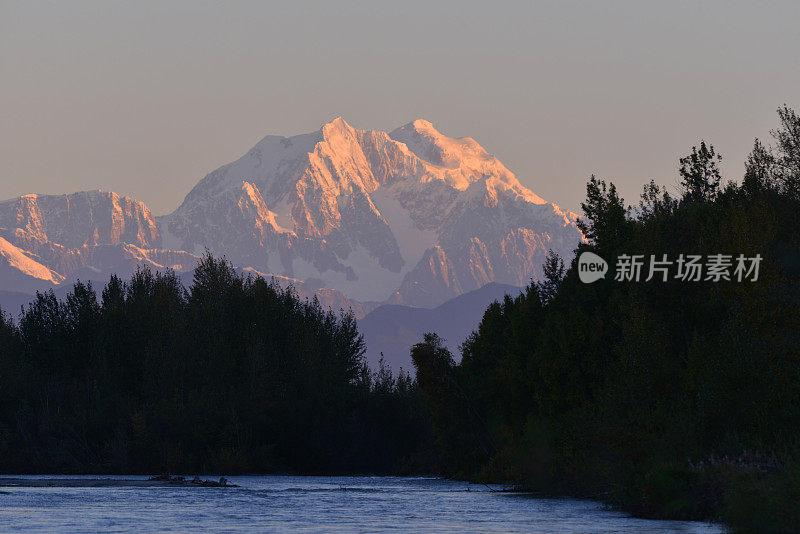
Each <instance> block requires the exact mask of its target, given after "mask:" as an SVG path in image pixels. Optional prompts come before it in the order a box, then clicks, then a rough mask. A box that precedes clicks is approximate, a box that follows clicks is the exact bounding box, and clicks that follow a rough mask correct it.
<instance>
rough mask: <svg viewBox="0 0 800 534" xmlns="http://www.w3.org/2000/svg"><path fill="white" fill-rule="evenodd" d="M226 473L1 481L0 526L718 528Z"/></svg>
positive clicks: (414, 487) (435, 482) (351, 483)
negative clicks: (141, 483) (84, 483)
mask: <svg viewBox="0 0 800 534" xmlns="http://www.w3.org/2000/svg"><path fill="white" fill-rule="evenodd" d="M25 478H31V479H34V478H35V479H43V478H50V477H41V476H37V477H25ZM52 478H53V480H55V479H56V477H52ZM57 478H62V479H63V478H65V477H57ZM69 478H72V479H77V478H80V479H98V478H103V479H119V480H121V479H125V480H131V479H140V480H141V479H144V478H145V477H131V476H126V477H69ZM6 480H8V479H6ZM229 480H230V482H232V483H234V484H238V485H239V486H240V487H238V488H202V487H182V486H179V487H119V486H115V485H114V483H111V484H110V485H108V486H105V487H74V486H73V487H65V486H64V485H60V484H59V483H57V482H55V483H54V486H52V487H18V486H11V485H9V484H10V482H6V483H4V482H3V478H0V531H3V532H5V531H13V530H21V531H26V532H54V531H58V532H78V531H79V532H86V531H103V532H134V531H136V532H142V531H161V532H186V531H198V530H206V531H214V532H220V531H223V532H253V531H259V532H286V531H295V532H384V531H395V532H454V531H458V532H542V533H550V532H552V533H556V532H557V533H576V532H592V533H596V532H698V533H700V532H702V533H710V532H722V531H723V530H722V528H721V527H720V526H719V525H711V524H707V523H693V522H680V521H652V520H645V519H636V518H632V517H630V516H628V515H626V514H623V513H620V512H616V511H612V510H609V509H608V508H606V507H605V506H603V505H602V504H600V503H597V502H594V501H587V500H578V499H566V498H565V499H545V498H539V497H532V496H530V495H524V494H510V493H499V492H493V491H491V490H490V488H488V487H486V486H481V485H474V484H468V483H464V482H454V481H450V480H442V479H437V478H424V477H299V476H242V477H230V478H229ZM48 483H49V482H48Z"/></svg>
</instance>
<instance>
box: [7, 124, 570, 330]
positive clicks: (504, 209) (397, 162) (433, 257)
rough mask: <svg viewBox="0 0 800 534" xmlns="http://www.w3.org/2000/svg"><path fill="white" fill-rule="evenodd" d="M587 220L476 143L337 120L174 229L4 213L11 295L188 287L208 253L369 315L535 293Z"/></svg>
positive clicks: (140, 218) (225, 188)
mask: <svg viewBox="0 0 800 534" xmlns="http://www.w3.org/2000/svg"><path fill="white" fill-rule="evenodd" d="M576 220H577V216H576V215H575V214H574V213H571V212H569V211H565V210H562V209H561V208H559V207H558V206H557V205H555V204H553V203H551V202H546V201H545V200H543V199H541V198H540V197H538V196H537V195H536V194H534V193H533V192H532V191H530V190H529V189H527V188H525V187H523V186H522V185H521V184H520V183H519V181H518V180H517V178H516V177H515V176H514V174H513V173H512V172H511V171H509V170H508V169H507V168H506V167H505V166H504V165H503V164H502V163H501V162H500V161H499V160H498V159H497V158H495V157H494V156H492V155H491V154H489V153H488V152H486V151H485V150H484V149H483V148H482V147H481V146H480V145H479V144H478V143H477V142H475V141H474V140H473V139H471V138H469V137H463V138H458V139H456V138H451V137H447V136H445V135H443V134H441V133H440V132H438V131H437V130H436V129H435V128H434V127H433V126H432V125H431V123H429V122H427V121H424V120H416V121H414V122H412V123H409V124H406V125H405V126H402V127H400V128H398V129H396V130H394V131H392V132H390V133H386V132H383V131H369V130H357V129H355V128H353V127H351V126H350V125H349V124H347V122H345V121H344V120H343V119H341V118H337V119H335V120H333V121H331V122H330V123H328V124H326V125H324V126H323V127H322V128H321V129H320V130H318V131H316V132H313V133H309V134H304V135H298V136H294V137H278V136H267V137H265V138H264V139H262V140H261V141H259V142H258V144H256V145H255V146H254V147H253V148H252V149H250V150H249V151H248V152H247V153H246V154H245V155H244V156H242V157H241V158H239V159H238V160H236V161H234V162H233V163H229V164H227V165H224V166H222V167H220V168H219V169H217V170H215V171H213V172H211V173H210V174H208V175H207V176H206V177H205V178H203V179H202V180H201V181H200V182H199V183H198V184H197V185H196V186H195V187H194V188H193V189H192V190H191V191H190V192H189V194H188V195H187V196H186V198H185V199H184V201H183V203H182V204H181V205H180V206H179V207H178V208H177V209H176V210H175V211H174V212H173V213H171V214H169V215H165V216H162V217H155V216H154V215H153V214H152V213H151V212H150V210H149V209H148V208H147V206H146V205H145V204H144V203H142V202H139V201H137V200H135V199H133V198H130V197H124V196H120V195H117V194H116V193H113V192H108V191H87V192H79V193H73V194H69V195H36V194H30V195H24V196H22V197H19V198H17V199H12V200H7V201H4V202H0V291H6V292H8V291H10V292H18V293H32V292H35V291H36V290H39V289H47V288H51V287H64V286H69V285H71V283H72V282H74V281H75V280H77V279H81V280H89V281H91V280H95V281H101V282H105V281H106V280H107V279H108V276H109V275H110V274H111V273H117V274H119V275H121V276H127V275H129V274H130V273H132V272H133V271H134V270H135V269H136V268H137V266H141V265H146V266H148V267H150V268H151V269H155V270H163V269H167V268H169V269H173V270H175V271H177V272H178V273H179V274H180V273H186V272H190V271H191V270H192V269H193V268H194V265H195V264H196V262H197V260H198V257H199V255H200V254H201V253H203V252H204V251H205V250H209V251H211V252H212V253H214V254H217V255H224V256H225V257H226V258H227V259H228V260H230V261H231V262H232V263H233V264H234V265H236V266H237V267H238V268H240V269H242V270H244V271H249V272H252V273H255V274H263V275H266V276H272V275H275V276H276V277H278V279H279V280H280V281H281V283H283V284H292V285H294V286H295V287H297V288H298V290H299V291H300V292H301V294H303V295H308V296H310V295H313V294H318V295H320V298H321V299H322V301H323V303H325V304H326V305H330V306H331V307H333V308H334V309H337V308H340V307H341V308H350V307H352V308H353V309H354V311H355V312H356V315H357V316H359V317H364V316H365V315H366V314H367V313H369V312H370V311H371V310H373V309H374V308H375V307H377V306H378V305H380V304H382V303H389V304H402V305H405V306H412V307H426V308H433V307H436V306H438V305H440V304H442V303H444V302H446V301H448V300H450V299H452V298H454V297H457V296H459V295H462V294H464V293H468V292H470V291H473V290H476V289H479V288H481V287H483V286H485V285H486V284H489V283H492V282H497V283H500V284H506V285H509V286H514V287H519V286H524V285H526V284H527V283H528V282H529V281H530V280H531V279H534V280H537V279H539V278H540V277H541V272H542V271H541V266H542V263H543V261H544V257H545V254H546V252H547V250H550V249H553V250H555V251H557V252H558V253H559V254H561V255H562V256H564V257H566V258H568V257H569V256H571V254H572V251H573V249H574V248H575V246H576V245H577V243H578V242H579V241H580V240H581V239H582V238H583V236H582V235H581V233H580V231H579V230H578V228H577V227H576V224H575V223H576ZM1 302H2V299H0V303H1Z"/></svg>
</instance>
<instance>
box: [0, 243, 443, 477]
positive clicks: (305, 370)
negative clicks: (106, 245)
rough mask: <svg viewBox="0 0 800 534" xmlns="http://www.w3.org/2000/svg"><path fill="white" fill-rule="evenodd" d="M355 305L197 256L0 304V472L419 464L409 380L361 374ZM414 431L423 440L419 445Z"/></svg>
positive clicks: (420, 430) (416, 414) (314, 469)
mask: <svg viewBox="0 0 800 534" xmlns="http://www.w3.org/2000/svg"><path fill="white" fill-rule="evenodd" d="M364 349H365V347H364V342H363V339H362V337H361V335H360V334H359V333H358V329H357V324H356V320H355V318H354V316H353V314H352V313H351V312H344V311H340V312H339V313H333V312H332V311H330V310H325V309H323V308H322V307H321V306H320V305H319V303H318V302H317V301H316V300H311V301H308V300H306V301H301V300H300V299H299V298H298V297H297V296H296V295H295V293H294V292H293V291H292V290H291V289H287V290H283V289H281V288H280V286H278V285H277V284H275V283H272V282H268V281H266V280H264V279H262V278H250V277H248V278H245V277H243V276H241V275H238V274H237V273H236V271H235V270H234V269H233V267H232V266H231V265H230V264H229V263H228V262H226V261H225V260H224V259H218V258H214V257H212V256H211V255H210V254H209V255H207V256H206V257H205V258H204V259H203V260H202V262H201V263H200V264H199V265H198V266H197V268H196V270H195V272H194V279H193V283H192V285H191V287H190V288H188V289H186V288H184V287H183V285H182V284H181V282H180V280H179V279H178V277H177V276H176V275H175V274H174V273H173V272H171V271H167V272H163V273H161V272H155V273H154V272H151V271H150V270H147V269H142V270H139V271H138V272H136V273H135V274H134V275H133V276H132V277H131V279H130V280H128V281H124V282H123V281H122V280H121V279H120V278H118V277H116V276H112V277H111V278H110V280H109V282H108V284H106V285H105V287H103V288H102V290H101V292H100V294H99V295H98V294H96V292H95V289H94V288H93V287H92V285H91V284H84V283H80V282H78V283H76V284H75V285H74V287H73V289H72V291H71V292H70V293H69V294H68V295H67V296H66V298H65V299H64V300H61V301H59V300H58V299H57V298H56V297H55V295H54V294H53V293H52V291H50V292H47V293H38V294H37V295H36V298H35V300H33V302H31V303H30V305H28V306H26V307H25V308H24V309H23V310H22V311H21V313H20V315H19V317H18V319H17V320H12V317H11V316H9V315H6V314H3V313H0V472H7V473H8V472H24V473H45V472H46V473H69V472H81V473H86V472H89V473H105V472H108V473H209V472H211V473H213V472H223V473H226V474H227V473H237V472H295V473H350V472H375V473H402V472H407V471H415V472H416V471H419V470H426V469H431V468H430V467H428V466H429V460H430V457H431V455H430V447H429V446H428V445H429V443H430V441H429V438H426V436H430V424H429V420H428V416H427V411H426V410H425V408H424V404H423V400H422V397H421V395H420V393H419V390H418V388H417V386H416V383H415V381H414V380H412V379H411V378H410V377H409V376H408V375H407V374H405V373H403V372H402V371H401V372H400V374H399V375H397V376H396V375H394V374H393V373H392V372H391V371H390V370H388V369H385V368H383V367H381V369H379V370H377V371H376V372H372V371H370V369H369V368H368V367H367V365H366V363H365V359H364ZM426 439H427V440H428V441H426Z"/></svg>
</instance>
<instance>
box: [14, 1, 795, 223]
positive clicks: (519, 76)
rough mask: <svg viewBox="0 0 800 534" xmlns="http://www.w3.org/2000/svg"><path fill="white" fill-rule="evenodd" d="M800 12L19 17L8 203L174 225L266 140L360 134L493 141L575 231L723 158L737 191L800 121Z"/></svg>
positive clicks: (392, 9)
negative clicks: (120, 211)
mask: <svg viewBox="0 0 800 534" xmlns="http://www.w3.org/2000/svg"><path fill="white" fill-rule="evenodd" d="M798 20H800V3H798V2H751V3H743V2H675V1H670V2H663V3H654V2H643V1H632V2H574V3H570V2H530V3H525V2H518V1H517V2H497V1H494V2H431V1H427V2H410V1H403V2H393V3H392V4H388V3H385V2H322V3H316V2H315V3H305V2H294V1H284V2H280V3H275V4H271V3H265V2H199V1H191V2H189V1H185V2H184V1H171V2H170V1H168V2H164V1H159V2H145V1H137V2H111V1H95V2H69V3H67V2H32V1H24V2H23V1H19V2H15V1H7V0H0V198H11V197H14V196H17V195H19V194H22V193H27V192H39V193H66V192H72V191H77V190H83V189H90V188H103V189H111V190H115V191H118V192H120V193H124V194H130V195H133V196H135V197H137V198H139V199H140V200H143V201H145V202H147V203H148V205H149V206H150V207H151V208H152V209H153V211H154V212H156V213H157V214H163V213H166V212H169V211H172V209H174V208H175V207H176V206H177V205H178V204H179V203H180V202H181V200H182V199H183V196H184V195H185V194H186V193H187V192H188V191H189V189H190V188H191V187H192V186H193V185H194V184H195V183H196V182H197V181H198V180H200V178H202V177H203V175H205V174H206V173H207V172H210V171H211V170H213V169H215V168H216V167H218V166H220V165H222V164H224V163H227V162H228V161H231V160H233V159H235V158H237V157H239V156H240V155H241V154H243V153H244V152H246V151H247V150H248V149H249V148H250V147H251V146H252V145H253V144H255V143H256V142H257V141H258V140H259V139H260V138H261V137H263V136H264V135H266V134H280V135H293V134H297V133H303V132H308V131H313V130H316V129H317V128H319V127H320V126H321V125H322V124H323V123H324V122H326V121H328V120H330V119H332V118H334V117H336V116H338V115H341V116H343V117H344V118H345V119H346V120H347V121H348V122H350V123H351V124H352V125H353V126H356V127H358V128H369V129H393V128H394V127H396V126H399V125H401V124H404V123H407V122H409V121H411V120H413V119H415V118H420V117H421V118H426V119H428V120H430V121H431V122H433V123H434V125H435V126H436V127H437V128H438V129H439V130H441V131H442V132H443V133H445V134H448V135H452V136H470V137H474V138H475V139H476V140H477V141H478V142H479V143H481V144H482V145H483V146H485V147H486V148H487V149H488V150H489V151H490V152H493V153H494V154H496V155H497V156H498V157H499V158H500V159H501V160H502V161H503V162H504V163H505V164H506V166H507V167H509V168H510V169H511V170H512V171H514V172H515V173H516V174H517V176H518V177H519V179H520V181H521V182H522V183H523V184H525V185H526V186H528V187H530V188H531V189H533V190H534V191H535V192H536V193H537V194H539V195H540V196H542V197H544V198H546V199H548V200H552V201H555V202H557V203H559V204H561V205H563V206H564V207H567V208H569V209H573V210H577V209H578V208H579V204H580V201H581V200H582V198H583V194H584V191H585V182H586V179H587V177H588V176H589V174H590V173H592V172H594V173H597V174H598V175H600V176H602V177H605V178H609V179H611V180H613V181H614V182H615V183H617V184H618V185H619V187H620V189H621V191H622V193H623V195H624V196H625V197H626V199H627V200H628V201H631V202H632V201H635V200H636V198H637V197H638V195H639V192H640V191H641V185H642V184H643V183H645V182H646V181H649V180H650V179H651V178H653V179H655V180H656V181H657V182H660V183H665V184H674V183H676V178H675V175H676V162H677V158H678V157H679V156H681V155H683V154H684V153H686V152H687V151H688V150H689V149H690V147H691V145H692V144H694V143H696V142H698V141H699V140H700V138H705V139H707V140H709V141H711V142H712V143H714V144H715V145H716V146H717V148H718V149H719V151H720V152H721V153H722V154H723V157H724V158H725V161H724V163H725V165H724V169H725V171H726V174H727V176H728V177H730V178H738V177H739V175H740V174H741V168H742V161H743V160H744V158H745V156H746V155H747V152H748V151H749V148H750V146H751V144H752V141H753V137H755V136H759V137H766V136H767V135H768V131H769V129H770V128H772V127H774V126H775V122H776V118H775V113H774V110H775V109H776V108H777V107H778V106H779V105H781V104H783V103H784V102H785V103H787V104H789V105H790V106H793V107H795V108H800V31H798V26H797V24H798Z"/></svg>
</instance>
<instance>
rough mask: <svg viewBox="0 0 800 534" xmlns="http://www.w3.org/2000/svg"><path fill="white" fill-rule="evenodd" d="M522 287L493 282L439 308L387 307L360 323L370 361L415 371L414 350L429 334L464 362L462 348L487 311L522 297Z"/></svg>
mask: <svg viewBox="0 0 800 534" xmlns="http://www.w3.org/2000/svg"><path fill="white" fill-rule="evenodd" d="M521 291H522V288H520V287H514V286H509V285H505V284H498V283H497V282H491V283H489V284H486V285H485V286H483V287H482V288H480V289H475V290H473V291H470V292H469V293H464V294H463V295H459V296H457V297H455V298H453V299H451V300H449V301H447V302H445V303H444V304H441V305H440V306H437V307H436V308H412V307H411V306H401V305H398V304H386V305H383V306H380V307H378V308H376V309H375V310H374V311H372V312H370V313H369V314H367V316H366V317H365V318H364V319H362V320H361V321H359V323H358V327H359V330H360V331H361V332H362V333H363V334H364V341H365V342H366V344H367V349H368V350H367V358H368V360H369V362H370V363H371V364H372V365H373V366H375V365H376V364H377V363H378V361H379V360H380V358H381V356H383V358H384V361H385V363H386V364H388V365H389V366H390V367H391V368H392V369H393V370H394V371H398V370H400V369H401V368H402V369H403V370H405V371H411V372H412V374H413V370H414V367H413V364H412V362H411V354H410V350H411V347H412V346H413V345H414V344H415V343H419V342H420V341H421V340H422V336H423V335H424V334H425V333H426V332H436V333H437V334H439V336H440V337H441V338H443V339H444V341H445V345H446V346H447V348H449V349H450V352H452V353H453V357H454V358H455V359H456V360H459V359H460V352H459V346H460V345H461V343H463V342H464V340H466V339H467V336H469V334H470V333H471V332H472V331H473V330H476V329H477V328H478V325H479V324H480V322H481V319H482V318H483V313H484V312H485V311H486V308H487V307H488V306H489V305H490V304H491V303H492V302H494V301H502V300H503V298H504V297H505V296H506V295H509V296H510V297H511V298H514V297H516V296H517V295H519V294H520V292H521Z"/></svg>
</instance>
